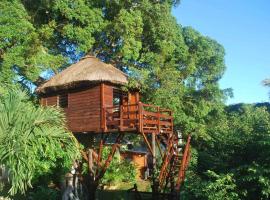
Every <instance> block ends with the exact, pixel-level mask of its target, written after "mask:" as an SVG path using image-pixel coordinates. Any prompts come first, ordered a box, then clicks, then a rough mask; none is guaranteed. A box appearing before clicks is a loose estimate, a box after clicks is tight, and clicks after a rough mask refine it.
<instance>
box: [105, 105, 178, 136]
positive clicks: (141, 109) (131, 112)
mask: <svg viewBox="0 0 270 200" xmlns="http://www.w3.org/2000/svg"><path fill="white" fill-rule="evenodd" d="M102 128H103V130H104V132H119V131H120V132H139V133H146V134H147V133H164V134H169V133H172V132H173V116H172V111H171V110H167V109H162V108H160V107H159V106H154V105H148V104H144V103H141V102H139V103H138V104H132V105H121V106H113V107H105V108H103V114H102Z"/></svg>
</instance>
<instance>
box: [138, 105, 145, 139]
mask: <svg viewBox="0 0 270 200" xmlns="http://www.w3.org/2000/svg"><path fill="white" fill-rule="evenodd" d="M138 106H139V132H140V133H143V107H142V103H141V102H139V105H138ZM144 137H145V136H144Z"/></svg>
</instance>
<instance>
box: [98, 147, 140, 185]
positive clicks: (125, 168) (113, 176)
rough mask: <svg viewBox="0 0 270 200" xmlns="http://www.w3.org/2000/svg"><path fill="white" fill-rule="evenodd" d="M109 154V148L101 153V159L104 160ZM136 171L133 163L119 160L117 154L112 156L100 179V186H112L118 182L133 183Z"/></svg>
mask: <svg viewBox="0 0 270 200" xmlns="http://www.w3.org/2000/svg"><path fill="white" fill-rule="evenodd" d="M109 153H110V148H109V147H106V148H105V149H104V151H103V155H102V156H103V158H104V159H106V158H107V157H108V155H109ZM135 177H136V170H135V166H134V163H133V162H131V161H127V160H123V159H121V158H120V155H119V152H117V153H116V155H115V156H114V158H113V160H112V162H111V164H110V166H109V168H108V169H107V170H106V173H105V174H104V177H103V178H102V184H105V185H113V184H118V183H120V182H129V183H132V182H135Z"/></svg>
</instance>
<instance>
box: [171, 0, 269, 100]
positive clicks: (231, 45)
mask: <svg viewBox="0 0 270 200" xmlns="http://www.w3.org/2000/svg"><path fill="white" fill-rule="evenodd" d="M173 14H174V16H175V17H176V18H177V21H178V23H180V24H181V25H183V26H192V27H193V28H195V29H196V30H198V31H199V32H201V33H202V34H203V35H207V36H209V37H211V38H213V39H215V40H217V41H218V42H219V43H220V44H222V45H223V46H224V48H225V51H226V56H225V62H226V66H227V70H226V72H225V74H224V76H223V78H222V79H221V80H220V86H221V88H232V89H233V92H234V98H232V99H229V100H228V102H227V103H228V104H234V103H240V102H244V103H255V102H265V101H269V91H270V88H266V87H264V86H263V85H262V80H264V79H265V78H268V77H269V78H270V0H257V1H254V0H182V1H181V4H180V5H179V6H178V7H177V8H175V9H174V10H173Z"/></svg>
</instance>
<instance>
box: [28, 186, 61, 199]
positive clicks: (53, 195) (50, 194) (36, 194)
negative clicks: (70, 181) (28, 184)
mask: <svg viewBox="0 0 270 200" xmlns="http://www.w3.org/2000/svg"><path fill="white" fill-rule="evenodd" d="M60 198H61V193H60V191H57V190H55V189H52V188H48V187H41V186H40V187H37V188H35V191H32V192H30V193H29V194H28V199H29V200H48V199H50V200H58V199H60Z"/></svg>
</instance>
